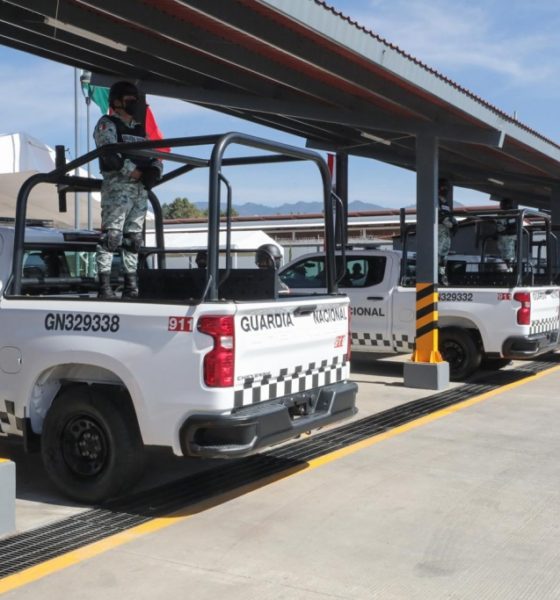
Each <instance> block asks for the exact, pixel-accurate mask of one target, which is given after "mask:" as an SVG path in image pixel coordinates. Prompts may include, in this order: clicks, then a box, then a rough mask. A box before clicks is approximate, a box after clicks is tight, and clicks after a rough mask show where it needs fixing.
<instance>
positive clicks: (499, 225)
mask: <svg viewBox="0 0 560 600" xmlns="http://www.w3.org/2000/svg"><path fill="white" fill-rule="evenodd" d="M513 208H514V205H513V200H511V199H510V198H502V199H501V200H500V210H512V209H513ZM496 231H497V232H498V243H497V245H498V251H499V253H500V256H501V257H502V260H503V261H504V262H505V263H506V266H507V270H508V271H510V272H511V271H512V269H513V264H514V263H515V245H516V241H517V219H516V218H515V217H509V218H507V217H504V218H502V219H497V220H496Z"/></svg>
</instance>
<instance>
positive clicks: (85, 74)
mask: <svg viewBox="0 0 560 600" xmlns="http://www.w3.org/2000/svg"><path fill="white" fill-rule="evenodd" d="M90 83H91V73H90V72H89V71H82V74H81V75H80V84H81V87H82V94H83V95H84V98H85V101H86V152H87V153H88V154H89V151H90V131H89V125H90V123H89V109H90V105H91V86H90ZM87 176H88V179H90V178H91V163H89V162H88V164H87ZM92 203H93V201H92V196H91V190H89V191H88V195H87V228H88V230H91V229H92V227H93V218H92V208H93V207H92Z"/></svg>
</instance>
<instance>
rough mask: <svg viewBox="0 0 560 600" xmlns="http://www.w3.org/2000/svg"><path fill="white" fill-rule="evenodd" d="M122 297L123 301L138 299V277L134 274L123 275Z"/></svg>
mask: <svg viewBox="0 0 560 600" xmlns="http://www.w3.org/2000/svg"><path fill="white" fill-rule="evenodd" d="M122 297H123V298H124V299H127V298H128V299H129V298H138V275H137V274H136V273H125V274H124V289H123V293H122Z"/></svg>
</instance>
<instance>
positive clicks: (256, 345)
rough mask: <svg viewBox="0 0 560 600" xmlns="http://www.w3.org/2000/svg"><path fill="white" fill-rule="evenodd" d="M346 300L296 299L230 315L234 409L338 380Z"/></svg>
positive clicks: (242, 307) (343, 374)
mask: <svg viewBox="0 0 560 600" xmlns="http://www.w3.org/2000/svg"><path fill="white" fill-rule="evenodd" d="M348 310H349V300H348V298H347V297H346V296H340V297H338V296H337V297H329V298H312V299H311V298H309V299H308V298H306V299H301V298H298V299H297V300H295V299H294V301H289V300H286V301H282V302H278V303H277V304H276V305H275V306H274V307H271V306H270V305H269V306H267V307H263V308H258V307H257V306H256V305H255V304H254V303H250V304H239V305H238V310H237V312H236V315H235V405H236V406H244V405H247V404H253V403H256V402H260V401H264V400H271V399H273V398H277V397H281V396H285V395H289V394H293V393H296V392H304V391H307V390H310V389H313V388H317V387H319V386H324V385H329V384H331V383H335V382H337V381H343V380H344V379H346V378H347V377H348V374H349V361H348V355H347V351H348Z"/></svg>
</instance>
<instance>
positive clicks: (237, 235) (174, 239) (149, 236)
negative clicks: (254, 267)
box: [146, 229, 284, 255]
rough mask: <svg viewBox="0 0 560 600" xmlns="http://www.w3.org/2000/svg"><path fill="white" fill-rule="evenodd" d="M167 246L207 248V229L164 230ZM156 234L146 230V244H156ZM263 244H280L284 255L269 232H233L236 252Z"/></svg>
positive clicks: (223, 234)
mask: <svg viewBox="0 0 560 600" xmlns="http://www.w3.org/2000/svg"><path fill="white" fill-rule="evenodd" d="M164 238H165V247H166V248H170V249H183V250H205V249H206V248H207V247H208V233H207V232H206V231H176V230H173V229H165V230H164ZM155 243H156V242H155V234H154V232H153V231H149V230H148V231H147V232H146V245H147V246H155ZM263 244H273V245H274V246H278V248H279V249H280V252H281V253H282V255H284V250H283V248H282V246H280V245H279V244H278V243H277V242H275V241H274V240H273V239H272V238H271V237H270V236H269V235H268V234H266V233H265V232H264V231H261V230H254V229H253V230H249V231H242V230H234V231H232V232H231V249H232V250H234V251H236V252H243V251H246V252H252V251H254V250H256V249H257V248H258V247H259V246H262V245H263ZM225 247H226V232H225V231H220V248H221V249H222V250H223V249H225Z"/></svg>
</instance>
